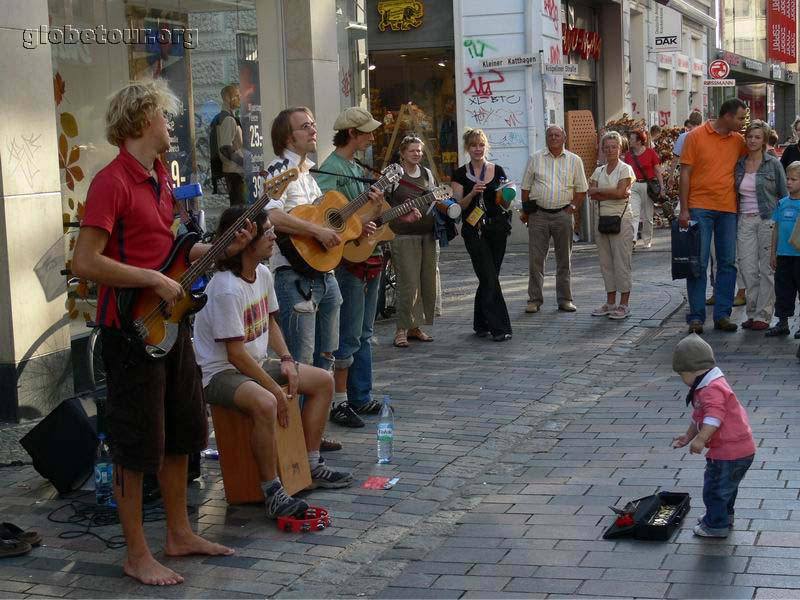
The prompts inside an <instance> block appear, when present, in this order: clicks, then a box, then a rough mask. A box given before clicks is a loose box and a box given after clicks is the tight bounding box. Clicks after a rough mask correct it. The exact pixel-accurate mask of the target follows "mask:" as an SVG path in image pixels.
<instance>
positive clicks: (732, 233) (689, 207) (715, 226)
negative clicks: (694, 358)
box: [678, 98, 747, 333]
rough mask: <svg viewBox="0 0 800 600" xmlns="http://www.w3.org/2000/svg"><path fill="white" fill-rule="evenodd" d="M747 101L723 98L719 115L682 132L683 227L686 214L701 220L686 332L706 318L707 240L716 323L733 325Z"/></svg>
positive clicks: (697, 329) (688, 282) (716, 325)
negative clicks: (737, 177) (738, 170)
mask: <svg viewBox="0 0 800 600" xmlns="http://www.w3.org/2000/svg"><path fill="white" fill-rule="evenodd" d="M746 114H747V105H746V104H745V103H744V102H743V101H742V100H740V99H739V98H730V99H729V100H726V101H725V102H723V103H722V106H721V107H720V109H719V118H718V119H715V120H713V121H706V123H705V124H704V125H702V126H700V127H697V128H695V129H693V130H692V131H691V132H690V133H689V135H687V136H686V141H685V143H684V146H683V153H682V154H681V184H680V206H681V210H680V216H679V218H678V222H679V224H680V226H681V227H688V226H689V220H690V219H691V220H692V221H695V222H697V223H698V224H699V226H700V277H696V278H691V277H690V278H688V279H687V280H686V293H687V296H688V297H689V313H688V314H687V315H686V322H687V323H688V324H689V332H690V333H692V332H694V333H703V323H704V322H705V320H706V303H705V301H706V279H707V277H706V271H707V269H708V257H709V254H710V251H711V240H712V237H713V239H714V249H715V250H716V254H717V262H718V265H717V279H716V285H715V288H714V289H715V294H716V302H715V304H714V329H720V330H722V331H736V328H737V325H736V323H733V322H731V320H730V316H731V309H732V308H733V296H734V293H735V291H736V190H735V188H734V168H735V166H736V161H737V160H738V159H739V157H740V156H743V155H744V154H745V153H746V149H745V143H744V138H743V137H742V135H741V134H740V133H739V131H741V129H742V127H743V126H744V119H745V115H746Z"/></svg>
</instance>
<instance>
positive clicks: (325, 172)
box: [308, 163, 378, 185]
mask: <svg viewBox="0 0 800 600" xmlns="http://www.w3.org/2000/svg"><path fill="white" fill-rule="evenodd" d="M358 164H361V163H358ZM308 172H309V173H319V174H320V175H333V176H335V177H341V178H343V179H353V180H355V181H360V182H361V183H366V184H368V185H372V184H373V183H375V182H376V181H378V180H377V179H370V178H369V177H356V176H355V175H345V174H344V173H332V172H330V171H323V170H322V169H309V170H308Z"/></svg>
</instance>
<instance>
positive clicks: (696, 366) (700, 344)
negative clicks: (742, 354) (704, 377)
mask: <svg viewBox="0 0 800 600" xmlns="http://www.w3.org/2000/svg"><path fill="white" fill-rule="evenodd" d="M716 365H717V362H716V360H714V350H713V349H712V348H711V346H709V345H708V343H706V341H705V340H703V338H701V337H700V336H699V335H697V334H696V333H691V334H689V335H687V336H686V337H685V338H683V339H682V340H681V341H680V342H678V345H677V346H675V352H673V353H672V369H673V371H675V372H676V373H682V372H690V371H702V370H703V369H713V368H714V367H715V366H716Z"/></svg>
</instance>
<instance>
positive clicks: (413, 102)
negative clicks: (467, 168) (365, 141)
mask: <svg viewBox="0 0 800 600" xmlns="http://www.w3.org/2000/svg"><path fill="white" fill-rule="evenodd" d="M369 64H370V66H369V80H370V95H369V96H370V104H371V112H372V115H373V116H374V117H375V118H376V119H378V120H379V121H381V122H382V123H383V127H381V128H380V129H378V130H377V131H376V132H375V143H374V144H373V147H372V150H373V162H374V164H375V165H376V166H377V167H379V168H380V167H382V166H383V165H384V164H386V163H387V162H389V161H391V160H392V156H393V155H394V154H395V153H396V151H397V147H398V145H399V144H400V140H402V139H403V137H404V136H405V135H407V134H410V133H413V134H415V135H416V136H417V137H420V138H421V139H422V140H423V141H424V142H425V144H426V146H427V149H428V150H430V154H429V155H430V156H432V157H433V162H434V163H435V165H430V164H428V165H427V166H429V167H430V168H431V169H432V170H433V171H434V172H437V171H438V174H439V176H440V178H441V179H442V180H443V181H449V180H450V177H451V176H452V173H453V172H454V171H455V169H456V168H457V167H458V130H457V126H456V103H455V91H456V90H455V74H454V64H453V49H452V48H424V49H415V50H392V51H376V52H370V54H369ZM403 105H406V106H405V108H404V109H403V110H402V111H401V107H403ZM426 154H428V153H426ZM426 162H429V161H426Z"/></svg>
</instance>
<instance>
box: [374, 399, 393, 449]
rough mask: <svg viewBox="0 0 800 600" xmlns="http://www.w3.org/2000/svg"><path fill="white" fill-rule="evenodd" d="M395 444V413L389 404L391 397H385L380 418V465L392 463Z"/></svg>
mask: <svg viewBox="0 0 800 600" xmlns="http://www.w3.org/2000/svg"><path fill="white" fill-rule="evenodd" d="M393 443H394V411H392V406H391V404H390V402H389V395H388V394H387V395H385V396H384V397H383V406H381V414H380V415H379V416H378V464H379V465H385V464H388V463H390V462H392V445H393Z"/></svg>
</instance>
